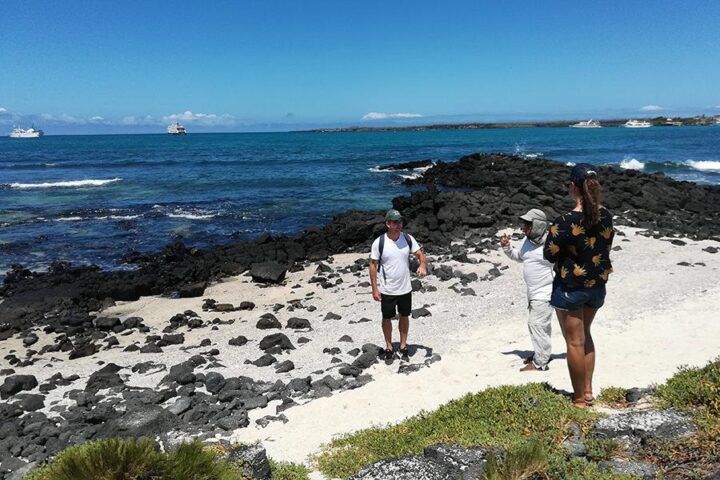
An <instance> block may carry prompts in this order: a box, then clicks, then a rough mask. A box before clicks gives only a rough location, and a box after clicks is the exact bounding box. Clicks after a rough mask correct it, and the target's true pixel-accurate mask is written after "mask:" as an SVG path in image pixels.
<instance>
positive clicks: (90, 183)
mask: <svg viewBox="0 0 720 480" xmlns="http://www.w3.org/2000/svg"><path fill="white" fill-rule="evenodd" d="M120 180H122V178H111V179H109V180H92V179H90V180H70V181H67V182H44V183H11V184H10V188H20V189H28V188H77V187H101V186H103V185H107V184H110V183H115V182H119V181H120Z"/></svg>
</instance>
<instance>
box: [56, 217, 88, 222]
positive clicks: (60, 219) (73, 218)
mask: <svg viewBox="0 0 720 480" xmlns="http://www.w3.org/2000/svg"><path fill="white" fill-rule="evenodd" d="M55 220H57V221H58V222H79V221H81V220H84V219H83V217H60V218H56V219H55Z"/></svg>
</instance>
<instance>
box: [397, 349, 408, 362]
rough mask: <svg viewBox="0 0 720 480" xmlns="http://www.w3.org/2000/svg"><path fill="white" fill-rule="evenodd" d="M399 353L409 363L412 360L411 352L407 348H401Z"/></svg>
mask: <svg viewBox="0 0 720 480" xmlns="http://www.w3.org/2000/svg"><path fill="white" fill-rule="evenodd" d="M399 352H400V355H401V358H402V359H403V360H405V361H408V360H409V359H410V352H409V351H408V348H407V347H405V348H401V349H400V350H399Z"/></svg>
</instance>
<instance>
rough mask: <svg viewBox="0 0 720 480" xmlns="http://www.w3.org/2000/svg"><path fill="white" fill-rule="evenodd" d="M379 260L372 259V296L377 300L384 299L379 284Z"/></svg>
mask: <svg viewBox="0 0 720 480" xmlns="http://www.w3.org/2000/svg"><path fill="white" fill-rule="evenodd" d="M377 271H378V261H377V260H372V259H370V285H371V286H372V296H373V298H374V299H375V301H376V302H379V301H380V300H381V299H382V294H381V293H380V290H379V289H378V286H377Z"/></svg>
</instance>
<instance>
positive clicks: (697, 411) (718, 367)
mask: <svg viewBox="0 0 720 480" xmlns="http://www.w3.org/2000/svg"><path fill="white" fill-rule="evenodd" d="M656 395H657V396H658V399H659V401H660V404H661V406H663V407H672V408H676V409H678V410H682V411H685V412H688V413H690V414H692V415H693V418H694V419H695V423H696V424H697V426H698V428H699V429H700V434H699V435H697V436H694V437H690V438H686V439H683V440H679V441H673V442H656V443H653V444H651V445H649V447H648V449H647V454H648V456H650V457H652V458H653V459H654V460H655V461H657V462H658V463H661V464H662V465H664V466H665V467H666V468H667V469H670V470H672V469H677V468H685V467H687V468H688V471H685V472H684V476H686V477H688V478H694V477H697V478H699V477H701V476H703V475H705V474H707V473H709V471H710V470H712V469H714V468H717V464H718V460H717V459H718V458H720V357H718V358H716V359H715V360H713V361H712V362H709V363H708V364H707V365H705V366H704V367H699V368H689V367H687V366H685V367H681V368H680V369H679V370H678V373H676V374H675V375H673V377H672V378H670V379H669V380H668V381H667V382H666V383H665V384H664V385H660V386H658V387H657V388H656ZM688 466H689V467H688ZM706 467H707V468H706ZM690 470H693V472H691V471H690Z"/></svg>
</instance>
